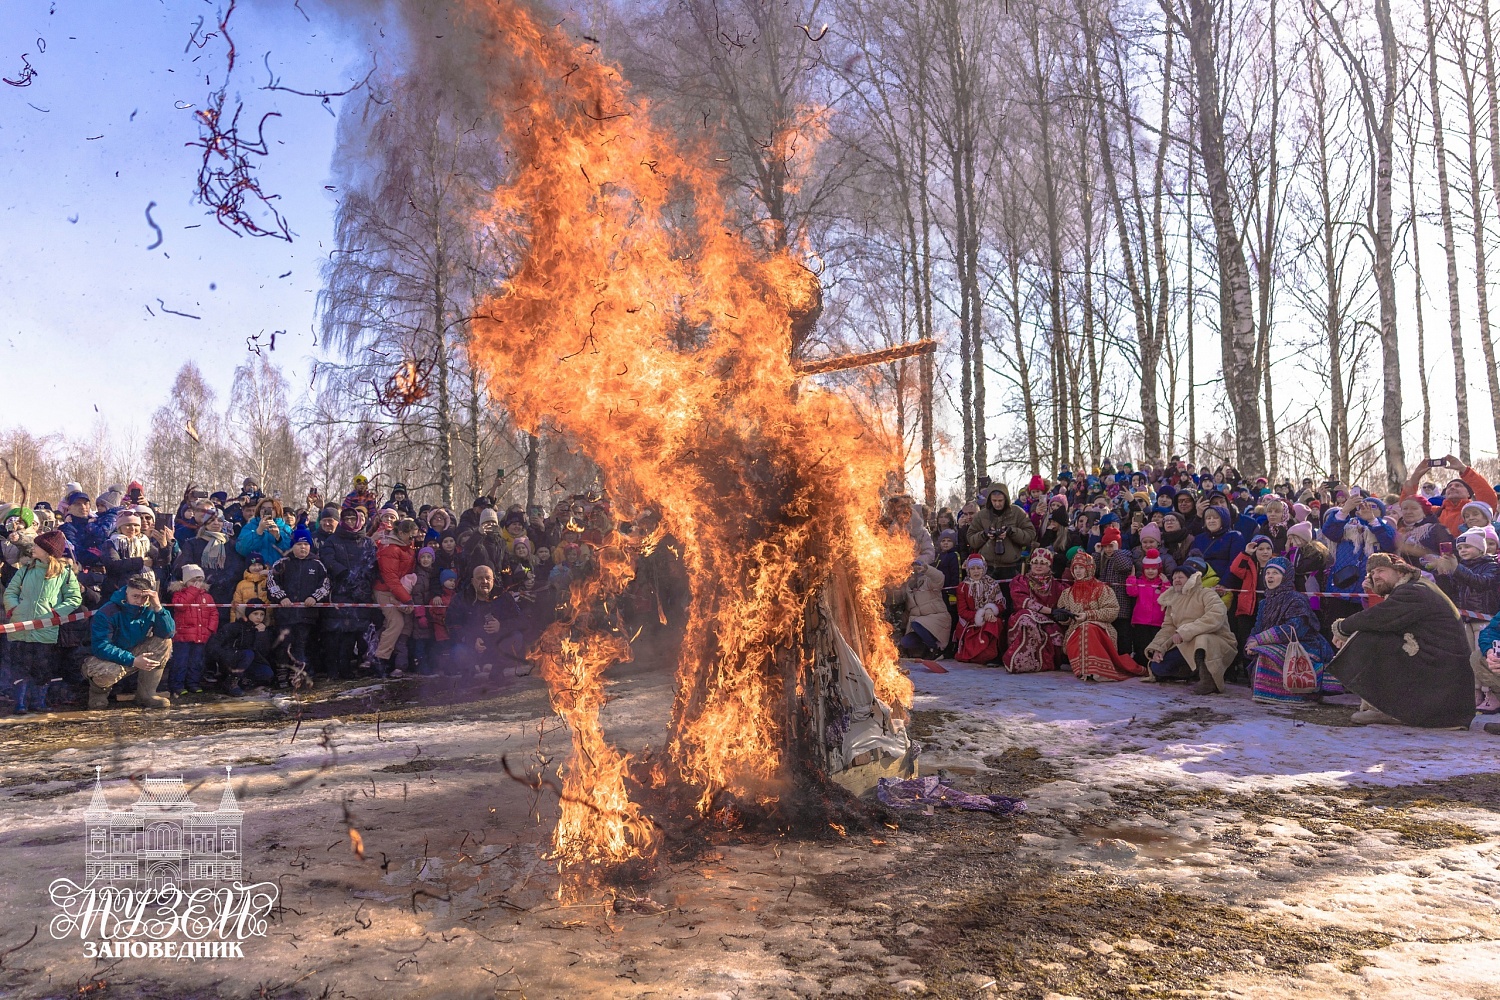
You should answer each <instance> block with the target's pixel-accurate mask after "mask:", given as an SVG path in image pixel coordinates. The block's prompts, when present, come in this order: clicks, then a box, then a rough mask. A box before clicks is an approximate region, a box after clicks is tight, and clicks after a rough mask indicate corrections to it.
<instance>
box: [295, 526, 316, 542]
mask: <svg viewBox="0 0 1500 1000" xmlns="http://www.w3.org/2000/svg"><path fill="white" fill-rule="evenodd" d="M298 542H306V543H307V544H308V545H311V544H312V532H310V531H308V530H307V525H305V524H299V525H297V530H296V531H294V532H292V544H293V545H296V544H297V543H298Z"/></svg>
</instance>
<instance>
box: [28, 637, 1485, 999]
mask: <svg viewBox="0 0 1500 1000" xmlns="http://www.w3.org/2000/svg"><path fill="white" fill-rule="evenodd" d="M917 679H918V682H919V692H920V693H921V696H920V697H919V700H918V706H917V710H916V712H914V715H913V720H912V726H913V733H914V735H915V736H916V738H917V739H918V740H919V741H920V742H922V743H923V744H924V747H925V751H924V756H923V760H924V764H925V767H926V769H928V770H929V771H937V772H938V773H940V774H942V775H943V776H944V778H945V779H946V780H948V781H950V782H952V783H953V784H955V785H958V786H960V787H962V788H965V789H967V790H970V791H978V792H1001V793H1004V794H1008V795H1021V796H1023V797H1025V798H1026V800H1027V802H1028V805H1029V811H1028V812H1026V813H1024V814H1021V815H1019V816H1017V817H1015V818H1010V819H1000V818H996V817H992V816H989V815H987V814H977V813H963V814H949V813H941V812H940V813H937V814H934V815H922V814H909V813H905V814H899V816H898V817H897V818H895V819H894V820H893V821H891V822H889V823H888V824H884V825H877V826H875V827H874V828H873V829H872V830H870V831H866V832H864V833H855V832H853V831H846V834H845V835H840V833H839V832H837V831H834V830H829V831H828V832H827V833H826V835H825V836H824V837H822V838H816V839H787V838H777V837H773V836H767V835H735V834H732V833H723V832H721V833H718V834H715V835H713V836H709V837H706V838H703V837H700V838H698V839H696V840H695V841H694V842H693V843H691V844H689V843H677V844H669V845H668V850H667V851H666V852H665V853H664V855H663V859H662V861H661V863H660V864H659V865H658V866H657V868H656V869H655V870H654V871H652V872H636V873H632V875H631V876H630V877H628V878H625V879H617V880H613V881H612V882H611V883H610V884H609V885H608V887H606V888H594V889H583V890H581V891H576V892H563V893H561V895H560V889H561V888H562V883H561V881H560V879H559V876H558V873H557V871H556V866H555V863H554V862H552V861H551V860H549V859H548V858H547V857H546V846H547V836H548V833H549V831H550V827H551V823H552V821H553V819H554V817H555V811H554V810H555V807H554V805H553V802H552V796H551V793H549V792H547V791H545V790H544V791H542V792H541V793H540V794H538V793H537V792H535V791H534V790H533V789H531V788H529V787H526V786H525V785H522V784H519V783H517V782H516V781H514V780H512V779H511V778H510V777H508V776H507V774H506V768H507V766H509V767H510V769H511V770H513V771H518V772H519V771H528V772H530V771H535V770H537V769H542V770H546V771H548V772H553V771H555V769H556V767H557V765H558V764H559V763H561V762H562V761H563V760H564V759H565V758H566V755H567V747H568V744H567V738H566V733H565V732H564V731H563V730H562V729H561V727H560V726H559V724H558V722H557V720H556V717H555V716H553V715H552V714H551V712H550V710H549V708H548V706H547V701H546V697H545V692H544V690H543V689H542V686H541V684H540V683H539V682H538V681H537V680H536V679H535V678H530V677H528V678H514V679H505V680H501V681H497V682H495V683H494V684H492V685H490V686H489V687H488V689H484V690H481V689H479V688H477V687H462V688H461V687H457V686H454V685H452V684H449V683H442V682H436V683H435V682H431V681H425V680H403V681H401V682H396V683H391V684H387V685H378V684H372V683H366V684H349V685H343V686H341V687H337V688H332V689H320V690H319V691H318V692H316V694H315V695H314V696H312V697H309V698H304V699H298V700H295V701H292V700H285V699H283V700H282V701H281V703H280V704H273V703H272V702H270V701H269V700H267V701H261V702H236V703H229V702H204V703H202V704H198V705H189V706H185V707H182V708H178V709H174V710H173V711H171V712H168V713H143V712H139V711H135V710H132V709H130V708H118V709H114V710H112V711H110V712H108V713H96V714H94V715H90V714H88V713H71V714H70V713H60V714H58V715H56V716H53V717H51V718H49V719H46V720H43V721H31V720H5V721H4V723H0V765H3V766H0V857H4V858H5V860H6V871H7V877H8V881H9V884H10V887H11V891H10V892H9V893H8V894H7V895H6V896H5V897H4V898H3V899H0V953H3V954H0V994H3V995H5V996H18V997H20V996H26V997H54V996H55V997H63V996H96V997H97V996H109V997H127V998H136V997H284V998H302V997H307V998H311V997H330V998H331V997H360V998H367V997H398V996H399V997H531V998H544V997H547V998H550V997H583V996H588V997H647V996H650V997H724V998H730V997H736V998H744V1000H750V998H758V997H766V998H773V997H774V998H783V997H785V998H790V997H825V996H853V997H894V996H913V995H924V996H936V997H952V998H959V997H964V998H973V997H994V996H1010V997H1024V998H1034V1000H1057V998H1059V997H1088V998H1093V997H1165V996H1205V997H1207V996H1213V997H1273V996H1274V997H1286V996H1295V997H1367V996H1375V997H1417V996H1420V997H1450V996H1451V997H1473V998H1478V997H1492V996H1494V997H1500V985H1491V984H1492V983H1500V975H1497V974H1496V973H1497V972H1500V922H1497V921H1496V920H1495V919H1494V917H1493V916H1492V914H1493V910H1494V900H1495V898H1497V897H1500V874H1497V872H1496V859H1497V858H1500V854H1497V853H1496V851H1497V849H1500V766H1496V767H1495V768H1494V769H1493V771H1492V770H1490V767H1489V760H1490V757H1491V756H1492V752H1491V749H1490V748H1491V747H1492V746H1494V744H1487V743H1479V742H1477V741H1478V740H1483V739H1484V737H1483V736H1482V735H1481V736H1477V737H1476V736H1475V735H1474V734H1457V733H1454V734H1444V735H1443V736H1441V737H1437V736H1430V735H1427V734H1424V735H1422V736H1421V737H1420V738H1419V737H1417V736H1411V737H1407V736H1404V735H1402V734H1403V733H1410V732H1411V731H1397V730H1391V731H1388V732H1389V734H1390V739H1391V740H1392V741H1394V744H1395V746H1394V748H1393V752H1392V754H1391V760H1390V762H1386V761H1385V759H1384V758H1381V760H1380V761H1378V762H1375V763H1369V764H1367V765H1366V766H1363V767H1362V770H1363V771H1366V772H1368V771H1370V770H1371V769H1372V768H1385V770H1382V771H1376V772H1372V773H1373V774H1375V775H1376V776H1381V780H1380V781H1378V782H1372V781H1368V780H1360V778H1361V775H1360V774H1359V773H1355V772H1356V770H1358V769H1352V768H1351V767H1350V766H1348V762H1346V761H1342V762H1341V761H1339V760H1334V759H1332V758H1333V755H1334V750H1331V749H1330V747H1333V748H1337V747H1341V746H1346V743H1347V741H1349V740H1355V739H1364V738H1366V737H1368V735H1369V734H1368V733H1366V732H1365V731H1362V730H1349V729H1347V728H1345V727H1346V725H1347V714H1348V710H1347V709H1340V708H1336V707H1333V706H1318V707H1315V708H1313V709H1312V710H1310V711H1307V712H1299V711H1284V710H1276V711H1273V712H1269V713H1268V712H1267V710H1265V709H1263V708H1261V707H1260V706H1253V705H1250V704H1249V703H1248V700H1243V699H1242V700H1236V699H1233V698H1230V697H1226V698H1224V699H1223V700H1221V701H1216V702H1214V703H1212V704H1209V705H1205V704H1202V703H1194V702H1192V701H1191V700H1188V699H1186V698H1185V697H1184V696H1183V695H1182V694H1181V693H1180V689H1165V690H1152V689H1151V688H1150V687H1148V686H1139V687H1137V688H1135V689H1134V690H1132V689H1130V688H1129V687H1128V686H1127V685H1116V686H1111V687H1110V688H1109V689H1108V690H1107V691H1105V690H1103V686H1099V687H1094V686H1090V688H1089V689H1088V696H1089V697H1091V698H1095V699H1096V701H1095V702H1094V703H1091V704H1090V705H1089V709H1090V711H1089V712H1079V711H1078V710H1077V709H1078V700H1077V699H1078V694H1077V692H1078V691H1081V690H1083V689H1082V688H1081V687H1080V688H1077V689H1075V688H1072V687H1070V686H1069V685H1068V683H1067V682H1070V681H1071V678H1062V677H1061V676H1058V677H1050V676H1049V677H1030V678H1009V677H1005V676H1003V675H998V674H994V673H993V672H984V673H979V674H976V675H975V676H968V675H966V674H964V673H958V672H957V670H955V673H954V674H951V675H946V676H940V677H936V678H931V677H928V678H924V677H921V676H920V675H919V676H918V678H917ZM1018 682H1025V683H1024V684H1023V683H1018ZM945 684H946V685H949V687H947V688H944V687H943V685H945ZM964 685H967V686H964ZM991 689H993V693H994V697H993V698H990V697H988V696H985V697H976V696H975V695H974V691H976V690H978V691H986V692H988V691H991ZM1095 692H1100V693H1098V694H1095ZM612 695H613V699H614V700H613V701H612V703H611V704H610V706H609V707H608V708H607V709H606V724H607V726H608V728H609V731H610V733H611V735H612V737H613V738H614V739H616V740H617V741H618V742H619V743H620V745H622V746H624V747H625V748H626V749H628V750H630V751H632V752H636V753H641V752H648V751H649V750H652V749H656V750H659V749H660V745H661V742H662V737H663V733H664V725H665V720H666V718H667V716H668V714H669V712H670V704H671V695H672V691H671V678H670V676H669V674H668V672H667V671H666V670H665V669H663V668H660V667H656V666H652V665H650V664H640V663H637V664H629V665H626V666H624V667H622V668H619V670H618V676H617V677H616V678H615V682H614V685H613V688H612ZM1116 703H1118V704H1116ZM1101 705H1102V706H1103V707H1102V708H1101V707H1100V706H1101ZM1057 706H1062V708H1060V709H1058V710H1057V711H1054V710H1053V709H1054V708H1055V707H1057ZM1127 715H1128V716H1129V718H1128V720H1127V719H1126V718H1125V717H1126V716H1127ZM1351 734H1352V735H1351ZM1406 739H1409V740H1410V741H1412V742H1411V747H1410V748H1407V749H1403V748H1402V746H1401V745H1400V741H1401V740H1406ZM1423 740H1426V741H1427V742H1422V741H1423ZM1433 740H1438V741H1439V742H1432V741H1433ZM1443 740H1446V741H1448V742H1446V743H1444V742H1441V741H1443ZM1297 741H1301V742H1300V743H1299V742H1297ZM1330 741H1334V742H1330ZM1341 741H1343V742H1341ZM1225 748H1229V749H1228V750H1226V749H1225ZM1289 750H1290V751H1296V753H1295V756H1296V758H1297V760H1296V766H1291V767H1288V766H1277V765H1275V764H1268V763H1265V762H1263V760H1262V758H1263V757H1265V756H1266V754H1267V753H1268V752H1269V753H1270V755H1271V758H1272V759H1273V760H1275V759H1284V758H1285V756H1286V755H1287V754H1288V752H1289ZM1278 755H1279V757H1278ZM1372 759H1373V758H1372ZM1413 760H1416V761H1430V762H1436V763H1431V764H1428V763H1422V764H1421V765H1420V766H1413V765H1411V763H1410V762H1411V761H1413ZM1402 761H1405V762H1406V763H1405V764H1404V765H1403V764H1401V762H1402ZM1360 763H1361V764H1364V763H1365V762H1364V761H1363V759H1361V761H1360ZM226 764H227V765H231V766H233V768H234V784H235V791H236V794H237V796H238V798H239V801H240V803H241V805H242V807H243V808H244V810H245V817H246V818H245V826H244V830H245V843H246V846H245V851H244V864H245V869H246V875H247V880H270V881H275V882H277V883H278V884H279V885H280V887H281V904H282V907H281V909H279V910H278V912H277V913H276V914H275V919H274V920H273V922H272V924H271V927H270V929H269V933H268V935H267V936H266V937H264V938H254V939H251V940H250V941H248V942H247V943H246V946H245V954H246V957H245V959H244V960H242V961H228V960H215V961H199V962H196V963H185V962H179V963H172V962H166V961H162V960H151V959H125V960H89V959H86V958H85V957H83V955H82V949H81V946H80V943H79V942H78V941H77V940H76V939H74V940H67V941H57V940H53V939H52V938H51V936H50V935H49V933H48V929H47V921H48V920H49V919H50V917H51V915H52V912H53V911H52V909H51V907H50V904H49V903H48V901H47V899H46V886H47V884H48V883H49V882H50V881H51V880H52V879H54V878H57V877H59V876H63V875H66V876H68V877H71V878H74V879H75V880H81V875H82V872H81V868H82V865H81V857H82V853H83V852H82V846H83V845H82V835H81V826H80V818H79V812H80V811H81V809H82V808H83V806H84V805H85V804H86V803H87V801H88V795H89V792H90V790H91V788H92V785H93V775H94V768H95V767H96V766H99V767H102V768H103V769H104V774H105V777H106V792H107V794H108V795H109V796H110V799H111V802H112V803H113V804H114V805H115V807H116V808H123V807H125V806H126V805H128V803H129V802H130V801H132V800H133V799H134V792H133V791H132V789H131V787H130V785H129V782H128V781H127V780H125V779H126V778H127V776H129V775H132V774H136V775H141V774H146V773H149V774H152V775H158V776H159V775H163V774H182V775H184V778H185V779H186V780H187V782H188V784H189V785H197V790H196V793H195V798H196V799H197V800H198V801H199V802H200V803H201V804H202V806H203V808H211V807H212V805H213V803H216V802H217V800H218V796H219V793H220V790H221V788H222V776H223V770H222V768H223V766H224V765H226ZM1398 765H1400V766H1398ZM1403 767H1404V770H1403ZM1390 772H1401V773H1394V774H1393V773H1390ZM1369 776H1370V775H1369V774H1366V775H1364V777H1369ZM111 779H113V780H111ZM350 826H352V827H353V828H355V829H356V830H358V831H359V834H360V838H361V840H362V841H363V846H364V857H363V859H361V858H360V857H358V856H357V855H356V854H355V852H354V851H353V850H352V847H351V840H350V837H349V833H348V830H349V827H350ZM33 927H36V928H38V933H37V935H36V937H35V938H31V935H32V928H33ZM28 938H31V939H30V941H29V943H27V942H28Z"/></svg>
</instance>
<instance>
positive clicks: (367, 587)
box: [318, 524, 375, 632]
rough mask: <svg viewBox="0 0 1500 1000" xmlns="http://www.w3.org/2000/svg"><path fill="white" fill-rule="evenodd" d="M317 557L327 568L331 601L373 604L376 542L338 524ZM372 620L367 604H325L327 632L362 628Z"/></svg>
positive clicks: (324, 622)
mask: <svg viewBox="0 0 1500 1000" xmlns="http://www.w3.org/2000/svg"><path fill="white" fill-rule="evenodd" d="M318 558H319V559H320V560H321V561H322V563H323V565H324V566H325V567H326V568H327V570H328V579H329V583H330V584H331V587H330V590H329V600H330V601H331V602H332V603H334V604H372V603H374V601H375V543H374V542H372V541H370V540H369V539H368V538H366V537H365V536H364V534H363V533H361V532H358V531H351V530H349V528H348V527H346V526H345V525H343V524H340V525H339V527H338V530H337V531H335V532H334V533H333V537H332V538H330V539H329V540H328V541H326V542H324V543H323V548H322V551H321V552H320V553H319V554H318ZM373 620H374V614H373V612H372V609H369V608H326V609H324V610H323V629H324V631H327V632H363V631H364V630H365V627H366V626H367V625H369V624H370V622H371V621H373Z"/></svg>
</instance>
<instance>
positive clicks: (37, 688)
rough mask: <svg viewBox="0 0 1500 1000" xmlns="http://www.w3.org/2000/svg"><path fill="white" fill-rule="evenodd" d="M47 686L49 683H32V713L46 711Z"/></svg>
mask: <svg viewBox="0 0 1500 1000" xmlns="http://www.w3.org/2000/svg"><path fill="white" fill-rule="evenodd" d="M49 684H51V681H42V682H41V683H40V684H38V683H36V682H35V681H33V682H32V684H31V710H32V711H33V712H45V711H47V687H48V685H49Z"/></svg>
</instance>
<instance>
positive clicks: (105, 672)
mask: <svg viewBox="0 0 1500 1000" xmlns="http://www.w3.org/2000/svg"><path fill="white" fill-rule="evenodd" d="M90 625H91V628H90V634H91V635H92V637H93V653H92V654H91V655H90V656H89V657H88V658H87V659H86V660H84V661H83V673H84V675H85V676H87V677H88V679H89V708H91V709H98V708H107V707H108V706H109V690H110V688H112V687H114V686H115V684H116V683H118V682H119V681H120V679H121V678H123V677H124V676H125V675H126V674H128V673H130V672H131V671H132V670H135V671H139V673H140V678H139V680H138V681H137V683H136V689H135V703H136V704H137V705H140V706H141V707H143V708H170V707H171V705H172V703H171V702H170V701H169V700H168V699H167V698H166V696H165V695H160V694H157V693H156V687H157V685H158V684H160V683H161V675H162V671H163V670H164V669H165V668H166V665H167V660H168V659H169V658H170V657H171V655H172V636H174V635H176V634H177V625H176V623H175V622H173V621H172V614H171V612H169V611H167V609H165V608H163V607H162V606H161V599H160V598H159V597H158V596H157V593H156V578H155V577H154V576H151V575H150V574H146V573H143V574H140V575H138V576H133V577H131V578H130V580H129V582H128V583H126V584H125V586H124V588H123V589H121V590H120V591H118V592H117V593H116V594H115V596H114V597H112V598H110V599H109V601H108V602H106V603H105V605H104V606H103V607H102V608H100V609H99V610H98V611H96V612H94V617H93V619H92V620H91V622H90Z"/></svg>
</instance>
